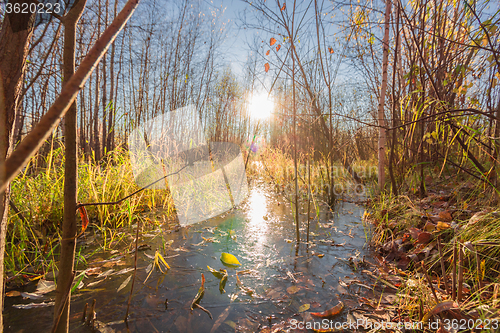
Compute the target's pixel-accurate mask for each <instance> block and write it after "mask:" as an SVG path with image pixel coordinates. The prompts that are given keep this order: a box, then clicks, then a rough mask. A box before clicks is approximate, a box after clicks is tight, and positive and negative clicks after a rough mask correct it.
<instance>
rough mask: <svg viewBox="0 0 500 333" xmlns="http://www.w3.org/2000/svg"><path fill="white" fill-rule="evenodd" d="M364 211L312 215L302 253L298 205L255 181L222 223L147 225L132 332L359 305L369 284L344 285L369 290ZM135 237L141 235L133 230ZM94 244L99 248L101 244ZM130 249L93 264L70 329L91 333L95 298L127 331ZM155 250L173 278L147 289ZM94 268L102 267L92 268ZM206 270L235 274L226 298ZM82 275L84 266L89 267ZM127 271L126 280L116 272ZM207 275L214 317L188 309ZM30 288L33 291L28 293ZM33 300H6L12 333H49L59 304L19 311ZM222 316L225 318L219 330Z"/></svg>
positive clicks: (255, 321) (102, 315)
mask: <svg viewBox="0 0 500 333" xmlns="http://www.w3.org/2000/svg"><path fill="white" fill-rule="evenodd" d="M311 207H312V209H311V216H313V217H315V216H316V215H315V214H316V213H315V211H314V206H313V205H311ZM363 212H364V208H363V207H360V206H357V205H355V204H352V203H347V202H340V203H339V204H338V205H337V207H336V212H335V214H332V213H331V212H330V210H329V209H328V208H327V207H326V206H320V208H319V219H318V218H314V219H312V220H311V223H310V241H311V243H312V244H310V245H309V246H307V245H306V244H304V242H302V243H301V245H300V247H299V248H298V249H297V250H296V247H295V225H294V220H293V214H292V210H291V207H290V203H289V202H288V201H287V200H286V199H285V198H283V197H282V196H279V195H276V194H274V191H273V190H272V189H270V187H269V186H267V185H265V184H261V183H256V184H254V185H253V186H252V187H251V188H250V195H249V197H248V199H247V200H246V201H245V203H244V204H242V205H241V206H240V207H239V208H237V209H234V210H232V211H230V212H228V213H226V214H225V215H224V216H218V217H216V218H212V219H210V220H208V221H204V222H201V223H198V224H195V225H193V226H190V227H188V228H167V227H165V228H163V229H158V228H157V229H150V230H148V229H147V228H145V229H144V231H143V232H142V234H141V238H140V242H139V244H146V245H148V246H149V247H150V248H147V249H146V250H143V251H139V256H138V271H137V277H136V283H135V287H134V295H133V299H132V302H131V307H130V315H129V320H128V330H130V331H131V332H199V333H203V332H207V333H208V332H211V330H212V332H235V331H236V332H258V331H260V330H261V328H262V327H265V326H268V327H270V326H271V325H273V324H276V323H280V322H287V321H288V323H290V321H291V320H299V321H301V320H302V316H303V315H304V313H299V312H302V311H301V310H302V309H304V307H307V305H306V304H308V305H309V307H310V309H309V310H308V311H315V312H320V311H324V310H327V309H329V308H331V307H332V306H334V305H335V304H337V303H338V302H339V301H343V302H346V300H348V299H349V298H351V299H352V297H353V296H351V295H352V292H354V293H357V292H358V291H359V290H358V289H359V288H361V287H359V286H358V287H356V286H354V285H350V283H347V284H348V285H350V286H349V287H348V288H349V289H350V290H349V292H348V291H347V290H346V288H347V286H346V284H345V283H343V282H342V281H353V280H354V281H359V284H364V283H365V282H363V281H366V280H367V278H366V277H364V276H363V274H362V273H360V272H361V270H362V268H361V267H359V263H360V262H361V261H362V258H364V256H365V255H366V256H368V255H369V252H368V250H367V249H366V246H365V231H364V227H363V224H362V222H361V217H362V215H363ZM300 218H301V221H302V223H301V230H300V233H301V237H302V238H303V241H304V240H305V237H306V226H307V223H306V219H307V212H306V210H305V207H302V211H301V212H300ZM167 229H168V230H167ZM128 232H129V233H131V234H132V233H134V234H135V230H128ZM126 240H127V241H126V242H123V243H122V244H124V245H126V246H127V247H130V245H131V243H132V239H131V237H130V236H128V237H126ZM94 243H95V244H97V241H94ZM93 248H94V249H95V248H96V246H95V245H92V244H90V245H89V246H88V247H87V248H86V249H85V251H86V252H90V251H92V249H93ZM127 249H128V248H127ZM127 249H125V248H122V249H121V250H120V249H118V248H117V250H119V251H112V252H111V251H109V250H108V251H106V252H104V253H103V252H102V251H101V252H97V253H95V254H94V255H93V256H91V257H90V258H89V259H88V264H89V266H88V267H98V268H96V269H95V271H96V274H95V275H89V276H88V278H85V279H83V280H82V282H83V284H84V285H83V288H81V289H79V290H78V291H77V292H76V293H75V294H74V295H73V297H72V302H71V330H72V331H74V332H88V331H89V329H88V328H87V327H86V326H84V325H82V324H81V322H80V318H81V315H82V311H83V308H84V305H85V303H89V305H90V303H92V300H93V299H96V308H95V311H96V315H97V320H99V321H100V322H103V323H107V324H108V326H109V327H111V328H112V329H113V330H115V332H126V331H127V326H126V325H125V323H124V322H123V317H124V314H125V311H126V306H127V300H128V296H129V292H130V286H131V283H128V284H127V285H126V287H124V288H123V289H121V290H120V291H118V292H117V290H118V289H119V287H120V286H121V285H122V283H123V282H124V281H125V280H126V279H127V278H128V277H129V276H130V275H131V274H132V273H133V272H132V271H130V269H131V268H133V265H134V263H133V261H134V254H131V253H128V251H127ZM156 249H158V250H159V252H160V253H162V255H164V257H165V260H166V261H167V263H168V264H169V265H170V268H171V269H170V270H168V271H167V272H166V273H162V272H160V271H159V270H158V269H155V270H154V271H153V272H152V273H151V275H150V276H149V278H148V280H147V281H146V283H144V281H145V280H146V277H147V276H148V271H147V267H148V266H149V265H150V264H151V263H152V262H153V259H151V258H152V257H153V256H154V255H155V250H156ZM164 249H165V250H164ZM222 252H227V253H231V254H233V255H235V256H236V257H237V258H238V260H239V262H240V263H241V266H239V267H237V268H230V267H226V266H224V265H223V264H222V262H221V261H220V256H221V253H222ZM109 259H116V260H111V261H109ZM106 260H108V261H106ZM96 261H97V262H99V261H101V262H102V261H104V263H101V264H99V263H97V264H92V262H96ZM207 265H208V266H210V267H212V268H214V269H216V270H219V269H220V268H224V269H226V270H227V272H228V274H229V277H228V281H227V284H226V286H225V293H222V294H221V292H220V291H219V279H218V278H216V277H215V276H214V275H212V273H210V272H209V271H208V269H207ZM78 268H81V269H85V268H87V266H85V267H83V266H82V267H78ZM127 268H128V270H127ZM111 269H113V271H110V270H111ZM243 270H246V273H247V274H239V278H240V280H241V283H242V284H243V285H244V286H245V287H247V288H251V289H253V291H254V292H253V294H252V295H248V294H246V293H245V292H243V291H242V290H240V288H239V287H238V286H237V280H236V272H238V271H243ZM107 271H108V272H109V273H108V274H110V275H108V276H105V275H106V274H103V273H105V272H107ZM124 271H125V272H126V273H124V274H117V273H121V272H124ZM97 273H99V274H101V276H99V274H97ZM202 273H203V274H204V276H205V278H206V282H205V294H204V297H203V299H202V300H201V302H200V305H202V306H203V307H204V308H206V309H207V310H209V311H210V313H211V314H212V315H213V318H214V319H213V320H212V319H210V318H209V316H208V314H207V313H205V312H203V311H201V310H200V309H194V311H191V310H190V305H191V302H192V300H193V298H194V297H195V295H196V293H197V292H198V288H199V287H200V283H201V274H202ZM77 274H78V272H77ZM98 281H100V282H98ZM339 281H340V283H339ZM95 282H98V283H95ZM93 283H94V284H93ZM89 284H91V286H89ZM367 284H368V283H367ZM33 288H34V286H32V289H33ZM353 288H354V289H356V290H352V289H353ZM27 291H30V290H29V288H28V289H27ZM349 294H351V295H349ZM53 298H54V292H51V293H49V294H47V295H46V299H45V302H47V301H50V300H51V299H53ZM31 302H33V300H29V299H22V298H21V297H7V298H6V304H5V310H4V314H5V323H6V327H5V331H6V332H35V331H38V332H42V331H44V332H45V331H50V327H51V324H52V315H53V311H54V309H53V306H51V307H45V308H33V309H16V308H14V307H13V304H19V303H31ZM352 303H354V302H353V301H351V304H352ZM301 306H302V308H301ZM347 312H348V307H346V309H344V311H343V312H342V315H341V316H339V317H338V318H336V320H338V321H342V320H343V319H342V318H344V319H345V317H346V314H347ZM222 313H224V316H226V318H225V319H224V320H223V321H221V323H220V326H218V327H217V328H214V323H215V322H216V320H217V319H218V318H219V316H220V315H221V314H222Z"/></svg>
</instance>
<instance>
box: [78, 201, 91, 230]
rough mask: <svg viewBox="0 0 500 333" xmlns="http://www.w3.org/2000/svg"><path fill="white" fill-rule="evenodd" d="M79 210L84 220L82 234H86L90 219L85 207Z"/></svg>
mask: <svg viewBox="0 0 500 333" xmlns="http://www.w3.org/2000/svg"><path fill="white" fill-rule="evenodd" d="M78 210H79V211H80V218H81V219H82V232H84V231H85V229H87V227H88V225H89V217H88V215H87V210H86V209H85V206H81V207H80V208H78Z"/></svg>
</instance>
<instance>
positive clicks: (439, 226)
mask: <svg viewBox="0 0 500 333" xmlns="http://www.w3.org/2000/svg"><path fill="white" fill-rule="evenodd" d="M450 228H451V225H450V224H449V223H446V222H438V223H437V226H436V229H437V230H438V231H443V230H446V229H450Z"/></svg>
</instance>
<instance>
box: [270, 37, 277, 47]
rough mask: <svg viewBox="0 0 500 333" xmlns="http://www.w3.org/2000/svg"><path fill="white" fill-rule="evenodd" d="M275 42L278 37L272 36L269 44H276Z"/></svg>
mask: <svg viewBox="0 0 500 333" xmlns="http://www.w3.org/2000/svg"><path fill="white" fill-rule="evenodd" d="M274 43H276V39H275V38H274V37H272V38H271V40H270V41H269V44H270V45H271V46H273V45H274Z"/></svg>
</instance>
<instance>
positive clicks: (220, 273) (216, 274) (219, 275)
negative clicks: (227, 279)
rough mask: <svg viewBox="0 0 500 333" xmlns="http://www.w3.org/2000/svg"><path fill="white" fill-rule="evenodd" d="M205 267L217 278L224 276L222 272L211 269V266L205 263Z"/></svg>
mask: <svg viewBox="0 0 500 333" xmlns="http://www.w3.org/2000/svg"><path fill="white" fill-rule="evenodd" d="M207 268H208V270H209V271H210V273H212V274H213V275H214V276H215V277H216V278H218V279H222V277H223V276H224V272H219V271H216V270H215V269H213V268H212V267H210V266H208V265H207Z"/></svg>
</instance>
